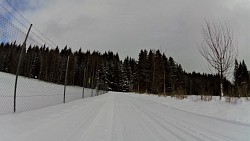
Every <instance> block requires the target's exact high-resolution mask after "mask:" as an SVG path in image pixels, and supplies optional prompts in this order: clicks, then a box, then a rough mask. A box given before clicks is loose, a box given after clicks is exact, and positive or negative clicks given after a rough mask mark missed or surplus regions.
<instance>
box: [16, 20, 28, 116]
mask: <svg viewBox="0 0 250 141" xmlns="http://www.w3.org/2000/svg"><path fill="white" fill-rule="evenodd" d="M31 27H32V24H30V27H29V30H28V32H27V34H26V37H25V39H24V42H23V44H22V49H21V52H20V55H19V60H18V65H17V70H16V79H15V88H14V113H15V112H16V89H17V80H18V75H19V69H20V64H21V60H22V54H23V50H24V48H25V47H26V41H27V38H28V36H29V33H30V29H31Z"/></svg>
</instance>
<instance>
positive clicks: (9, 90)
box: [0, 72, 101, 115]
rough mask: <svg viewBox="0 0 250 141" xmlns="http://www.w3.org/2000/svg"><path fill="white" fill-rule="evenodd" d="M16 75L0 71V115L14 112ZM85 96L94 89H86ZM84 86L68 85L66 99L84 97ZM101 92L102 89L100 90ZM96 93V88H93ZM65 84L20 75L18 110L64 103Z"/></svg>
mask: <svg viewBox="0 0 250 141" xmlns="http://www.w3.org/2000/svg"><path fill="white" fill-rule="evenodd" d="M15 77H16V76H15V75H13V74H9V73H4V72H0V115H2V114H10V113H13V109H14V108H13V107H14V106H13V105H14V85H15ZM84 91H85V92H84V97H90V96H91V93H92V90H91V89H87V88H85V89H84ZM82 92H83V87H77V86H67V87H66V93H65V95H66V96H65V97H66V98H65V101H66V102H69V101H73V100H76V99H81V98H82ZM99 92H101V91H99ZM93 94H94V95H96V90H93ZM63 95H64V85H58V84H54V83H48V82H44V81H39V80H37V79H31V78H26V77H22V76H19V79H18V83H17V93H16V112H23V111H29V110H34V109H39V108H42V107H48V106H52V105H56V104H60V103H63Z"/></svg>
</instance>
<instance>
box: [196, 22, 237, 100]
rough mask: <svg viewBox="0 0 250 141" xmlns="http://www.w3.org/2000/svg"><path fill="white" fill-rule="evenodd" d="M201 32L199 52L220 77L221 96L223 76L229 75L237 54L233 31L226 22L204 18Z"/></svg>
mask: <svg viewBox="0 0 250 141" xmlns="http://www.w3.org/2000/svg"><path fill="white" fill-rule="evenodd" d="M201 33H202V37H203V41H202V42H201V44H200V48H199V52H200V53H201V55H202V56H203V57H204V58H205V59H206V60H207V62H208V64H209V65H210V66H211V67H212V68H214V69H215V70H216V71H217V72H218V73H219V75H220V78H221V84H220V85H221V96H223V78H224V77H225V76H227V75H229V71H230V68H231V67H232V66H233V64H234V61H235V59H236V57H237V54H238V49H237V44H236V41H235V40H234V39H233V32H232V30H231V27H230V26H229V24H228V23H226V22H225V23H224V24H222V23H221V22H219V23H215V22H212V23H211V22H209V21H208V20H205V26H202V28H201Z"/></svg>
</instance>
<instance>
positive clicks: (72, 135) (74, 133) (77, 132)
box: [66, 102, 105, 140]
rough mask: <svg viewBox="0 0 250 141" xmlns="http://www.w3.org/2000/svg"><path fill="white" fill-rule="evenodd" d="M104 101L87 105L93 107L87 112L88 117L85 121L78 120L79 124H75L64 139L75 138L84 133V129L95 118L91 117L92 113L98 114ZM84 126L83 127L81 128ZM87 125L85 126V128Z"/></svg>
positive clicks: (85, 129) (88, 126)
mask: <svg viewBox="0 0 250 141" xmlns="http://www.w3.org/2000/svg"><path fill="white" fill-rule="evenodd" d="M104 103H105V102H103V103H101V104H99V103H98V106H92V105H89V106H90V107H94V109H93V110H91V113H89V114H87V116H88V118H87V120H86V121H85V122H80V124H79V125H78V126H76V128H75V129H73V130H72V132H71V133H69V135H67V137H66V140H77V139H78V138H79V137H80V138H81V137H82V136H83V135H82V134H84V133H86V131H87V130H88V129H89V128H90V126H91V125H92V123H93V121H94V120H95V119H93V118H92V117H93V116H94V115H98V113H99V112H100V111H101V109H102V108H101V107H102V106H103V105H104ZM83 127H85V128H83ZM86 127H87V128H86Z"/></svg>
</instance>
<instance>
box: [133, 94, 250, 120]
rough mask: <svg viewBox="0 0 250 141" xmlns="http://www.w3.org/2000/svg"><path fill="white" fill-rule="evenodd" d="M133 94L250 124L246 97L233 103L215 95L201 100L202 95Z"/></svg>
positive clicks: (183, 109) (201, 113) (188, 109)
mask: <svg viewBox="0 0 250 141" xmlns="http://www.w3.org/2000/svg"><path fill="white" fill-rule="evenodd" d="M131 94H133V93H131ZM133 95H134V96H136V97H140V98H143V99H146V100H150V101H154V102H157V103H161V104H164V105H167V106H169V107H171V108H176V109H178V110H182V111H186V112H191V113H194V114H198V115H204V116H208V117H214V118H218V119H224V120H228V121H231V122H237V123H243V124H249V125H250V101H246V100H245V98H240V99H238V100H237V101H236V103H234V104H232V103H228V102H226V101H225V100H220V99H219V97H213V98H212V100H211V101H201V100H200V96H189V97H188V98H185V99H183V100H180V99H176V98H174V97H170V96H167V97H159V96H156V95H148V94H133Z"/></svg>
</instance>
